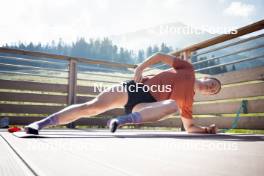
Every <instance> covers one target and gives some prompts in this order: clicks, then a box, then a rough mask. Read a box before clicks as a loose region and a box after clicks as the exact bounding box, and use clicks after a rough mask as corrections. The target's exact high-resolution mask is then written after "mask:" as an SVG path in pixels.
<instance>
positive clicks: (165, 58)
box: [134, 53, 175, 82]
mask: <svg viewBox="0 0 264 176" xmlns="http://www.w3.org/2000/svg"><path fill="white" fill-rule="evenodd" d="M174 59H175V57H174V56H172V55H168V54H163V53H156V54H154V55H152V56H150V57H148V58H147V59H146V60H145V61H144V62H142V63H141V64H139V65H138V67H137V68H136V69H135V76H134V81H135V82H141V80H142V73H143V71H144V69H146V68H147V67H150V66H151V65H154V64H157V63H159V62H163V63H165V64H167V65H169V66H171V67H172V66H173V62H174Z"/></svg>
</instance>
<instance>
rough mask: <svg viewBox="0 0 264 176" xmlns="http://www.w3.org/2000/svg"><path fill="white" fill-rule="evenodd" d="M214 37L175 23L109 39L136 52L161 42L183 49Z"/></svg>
mask: <svg viewBox="0 0 264 176" xmlns="http://www.w3.org/2000/svg"><path fill="white" fill-rule="evenodd" d="M215 36H216V34H210V33H208V32H206V31H201V30H197V29H194V28H192V27H190V26H187V25H185V24H183V23H179V22H176V23H168V24H162V25H158V26H154V27H151V28H147V29H142V30H138V31H135V32H130V33H125V34H120V35H114V36H110V37H109V38H110V39H112V40H113V42H114V43H116V44H118V45H120V46H123V47H125V48H129V49H133V50H134V49H136V50H137V49H140V48H146V47H148V46H149V45H160V44H161V43H163V42H164V43H166V44H167V45H169V46H172V47H173V48H183V47H185V46H188V45H192V44H195V43H198V42H201V41H204V40H206V39H209V38H212V37H215Z"/></svg>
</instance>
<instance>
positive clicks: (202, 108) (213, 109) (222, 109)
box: [193, 99, 264, 114]
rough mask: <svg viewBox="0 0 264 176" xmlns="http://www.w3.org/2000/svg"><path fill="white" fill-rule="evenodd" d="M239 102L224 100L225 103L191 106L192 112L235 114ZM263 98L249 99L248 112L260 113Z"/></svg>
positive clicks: (263, 103)
mask: <svg viewBox="0 0 264 176" xmlns="http://www.w3.org/2000/svg"><path fill="white" fill-rule="evenodd" d="M240 105H241V102H239V101H237V102H225V103H222V102H221V103H217V102H216V103H210V104H195V105H194V107H193V114H235V113H236V112H237V111H238V109H239V107H240ZM263 107H264V99H260V100H249V101H248V107H247V110H248V113H262V112H264V108H263Z"/></svg>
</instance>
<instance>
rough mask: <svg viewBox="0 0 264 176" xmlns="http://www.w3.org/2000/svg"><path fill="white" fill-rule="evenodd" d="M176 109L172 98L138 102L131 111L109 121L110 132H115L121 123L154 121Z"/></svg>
mask: <svg viewBox="0 0 264 176" xmlns="http://www.w3.org/2000/svg"><path fill="white" fill-rule="evenodd" d="M177 110H178V107H177V105H176V102H175V101H174V100H164V101H160V102H154V103H140V104H138V105H136V106H135V107H134V108H133V112H132V113H130V114H128V115H123V116H119V117H117V118H115V119H112V120H111V121H110V122H109V128H110V131H111V132H115V131H116V129H117V127H118V126H121V125H126V124H138V123H145V122H155V121H158V120H160V119H162V118H163V117H165V116H167V115H170V114H172V113H175V112H176V111H177Z"/></svg>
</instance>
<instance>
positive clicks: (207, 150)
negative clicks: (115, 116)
mask: <svg viewBox="0 0 264 176" xmlns="http://www.w3.org/2000/svg"><path fill="white" fill-rule="evenodd" d="M0 135H1V137H0V156H1V157H0V175H5V176H9V175H15V176H19V175H47V176H49V175H100V176H103V175H107V176H110V175H114V176H118V175H129V176H130V175H131V176H141V175H142V176H143V175H151V176H156V175H157V176H160V175H163V176H168V175H188V176H190V175H203V176H207V175H208V176H209V175H210V176H211V175H230V176H231V175H232V176H236V175H239V176H243V175H245V176H248V175H254V176H263V173H264V135H245V134H240V135H239V134H217V135H202V134H196V135H190V134H186V133H181V132H172V131H150V130H119V131H118V132H117V133H115V134H112V133H109V132H108V131H106V130H67V129H65V130H54V129H50V130H43V131H42V132H41V133H40V135H41V136H42V137H43V138H18V137H15V136H14V135H13V134H10V133H8V132H5V131H1V132H0Z"/></svg>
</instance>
